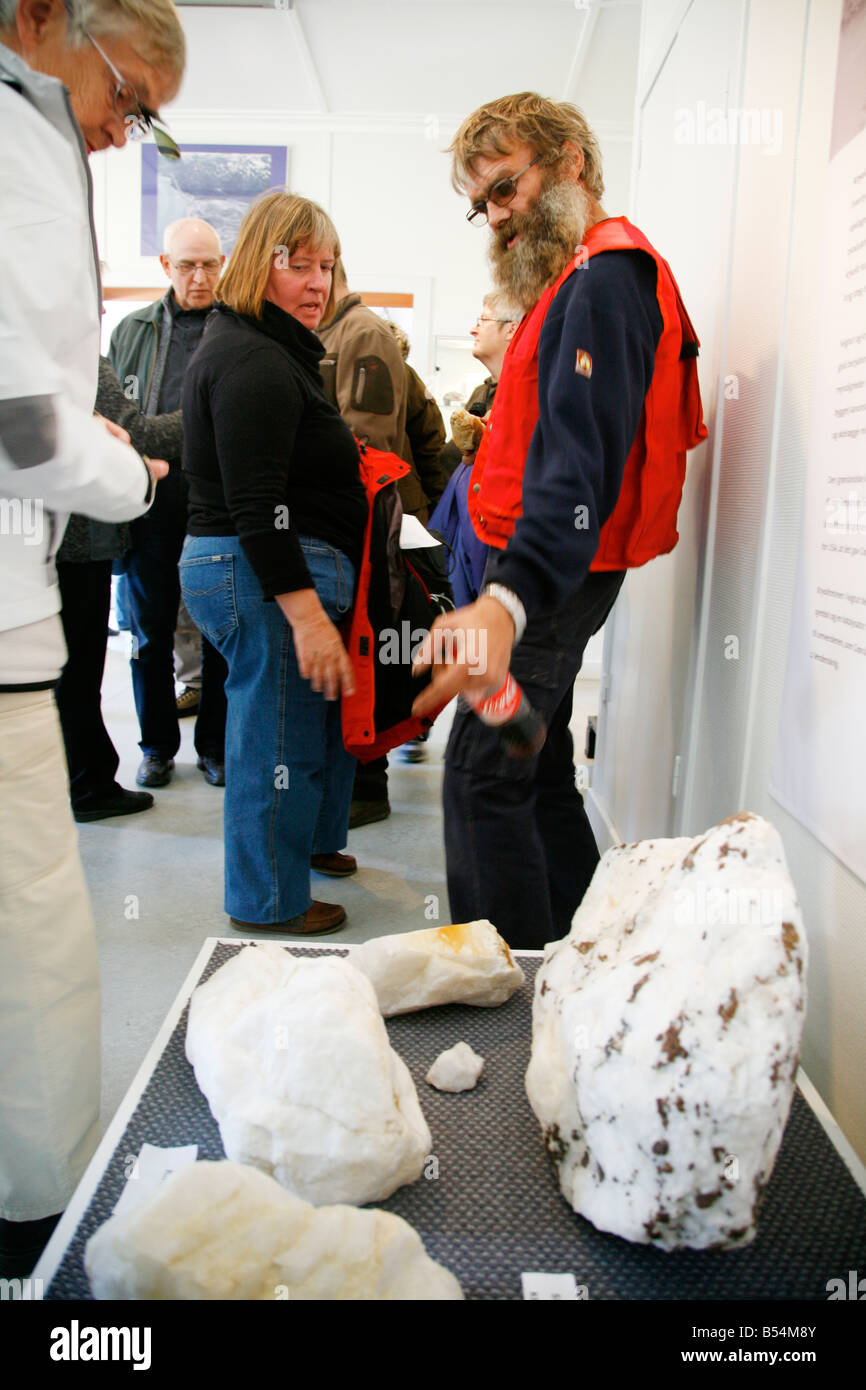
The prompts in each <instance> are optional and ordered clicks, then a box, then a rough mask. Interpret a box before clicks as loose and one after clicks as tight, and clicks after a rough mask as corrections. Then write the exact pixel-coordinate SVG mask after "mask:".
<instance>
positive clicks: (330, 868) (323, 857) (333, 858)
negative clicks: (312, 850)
mask: <svg viewBox="0 0 866 1390" xmlns="http://www.w3.org/2000/svg"><path fill="white" fill-rule="evenodd" d="M310 868H311V869H315V871H316V873H317V874H330V875H331V877H332V878H347V877H348V875H349V874H354V873H357V870H358V861H357V859H356V858H355V856H354V855H353V854H311V855H310Z"/></svg>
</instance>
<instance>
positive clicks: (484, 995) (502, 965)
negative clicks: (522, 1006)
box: [352, 920, 525, 1018]
mask: <svg viewBox="0 0 866 1390" xmlns="http://www.w3.org/2000/svg"><path fill="white" fill-rule="evenodd" d="M352 963H353V964H354V965H355V966H356V967H357V968H358V970H361V971H363V973H364V974H365V975H366V976H367V978H368V979H369V980H370V981H371V983H372V985H373V988H374V989H375V991H376V997H377V998H378V1000H379V1008H380V1009H381V1011H382V1013H383V1014H384V1016H385V1017H386V1018H390V1017H391V1015H392V1014H407V1013H413V1012H414V1011H415V1010H416V1009H429V1008H431V1007H432V1006H433V1005H434V1004H476V1005H479V1006H481V1007H483V1008H491V1007H494V1006H495V1005H497V1004H504V1003H505V1001H506V999H510V998H511V996H512V994H513V993H514V991H515V990H516V989H518V988H519V987H520V985H522V984H523V981H524V978H525V977H524V974H523V971H522V970H521V968H520V966H519V965H518V964H517V963H516V961H515V960H514V958H513V957H512V955H511V952H510V951H509V949H508V945H507V943H506V942H505V941H503V939H502V937H501V936H500V935H499V933H498V931H497V930H496V928H495V927H494V926H493V925H492V924H491V923H490V922H487V921H483V920H482V921H479V922H455V923H454V924H453V925H451V926H448V927H438V928H436V927H434V928H431V929H430V930H429V931H413V932H404V933H402V934H400V935H397V936H377V937H374V939H373V940H372V941H366V942H365V943H364V945H363V946H359V947H358V948H357V949H356V950H355V951H353V953H352Z"/></svg>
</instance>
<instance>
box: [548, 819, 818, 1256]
mask: <svg viewBox="0 0 866 1390" xmlns="http://www.w3.org/2000/svg"><path fill="white" fill-rule="evenodd" d="M805 969H806V939H805V936H804V932H803V925H802V921H801V917H800V911H799V907H798V905H797V899H796V895H795V892H794V886H793V884H792V882H791V879H790V876H789V874H788V869H787V865H786V863H785V856H784V851H783V849H782V843H781V840H780V838H779V836H778V834H777V833H776V831H775V830H774V829H773V827H772V825H770V823H769V822H768V821H766V820H762V819H761V818H760V817H758V816H753V815H750V814H748V813H742V814H740V815H737V816H733V817H731V819H730V820H727V821H724V822H723V823H722V824H721V825H718V826H715V827H714V828H713V829H712V830H709V831H708V832H707V834H706V835H704V836H702V837H700V838H699V839H696V840H691V839H676V840H650V841H643V842H641V843H640V844H636V845H625V846H620V847H619V848H616V849H612V850H609V851H608V853H607V854H605V855H604V857H603V859H602V860H601V863H600V864H599V866H598V868H597V870H596V872H595V876H594V877H593V880H592V883H591V884H590V887H589V890H588V892H587V894H586V897H585V898H584V901H583V903H582V904H581V906H580V909H579V910H578V913H577V916H576V917H575V920H574V924H573V926H572V930H571V933H570V935H569V936H567V937H566V938H565V940H563V941H558V942H555V943H553V944H552V945H551V946H549V947H548V948H547V950H546V952H545V959H544V962H543V964H542V966H541V968H540V970H539V972H538V976H537V979H536V986H535V999H534V1004H533V1022H532V1057H531V1061H530V1064H529V1070H528V1071H527V1074H526V1089H527V1093H528V1096H529V1100H530V1104H531V1105H532V1108H533V1110H534V1111H535V1113H536V1115H537V1117H538V1119H539V1121H540V1123H541V1127H542V1132H543V1136H544V1143H545V1145H546V1147H547V1150H548V1152H549V1154H550V1156H551V1158H552V1159H553V1161H554V1163H555V1164H556V1167H557V1168H558V1171H559V1181H560V1186H561V1188H562V1191H563V1194H564V1196H565V1197H566V1199H567V1200H568V1201H569V1202H570V1204H571V1205H572V1207H573V1208H574V1210H575V1211H577V1212H580V1213H581V1215H583V1216H585V1217H587V1218H588V1219H589V1220H590V1221H592V1222H593V1224H594V1225H595V1226H597V1227H598V1228H599V1229H600V1230H603V1231H612V1232H614V1233H615V1234H617V1235H621V1236H625V1238H626V1239H627V1240H633V1241H640V1242H644V1243H646V1242H651V1243H652V1244H654V1245H658V1246H661V1247H663V1248H664V1249H667V1250H673V1249H677V1248H679V1247H682V1246H690V1247H692V1248H694V1249H707V1248H710V1247H713V1248H739V1247H740V1246H742V1245H744V1244H745V1243H746V1242H747V1241H749V1240H751V1238H752V1236H753V1235H754V1233H755V1221H756V1217H757V1212H758V1206H759V1201H760V1197H761V1192H762V1189H763V1187H764V1185H765V1183H766V1182H767V1179H768V1178H769V1176H770V1172H771V1170H772V1167H773V1163H774V1161H775V1157H776V1152H777V1150H778V1147H779V1143H780V1140H781V1137H782V1131H783V1129H784V1126H785V1121H786V1118H787V1115H788V1109H789V1106H790V1103H791V1096H792V1092H793V1086H794V1076H795V1073H796V1070H797V1057H798V1049H799V1044H800V1034H801V1031H802V1026H803V1017H804V1008H805V998H806V993H805V978H804V977H805Z"/></svg>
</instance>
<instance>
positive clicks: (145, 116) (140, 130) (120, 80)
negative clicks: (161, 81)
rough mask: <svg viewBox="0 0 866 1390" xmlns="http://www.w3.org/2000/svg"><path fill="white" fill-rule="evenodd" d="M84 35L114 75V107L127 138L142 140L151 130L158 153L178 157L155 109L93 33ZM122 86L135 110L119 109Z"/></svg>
mask: <svg viewBox="0 0 866 1390" xmlns="http://www.w3.org/2000/svg"><path fill="white" fill-rule="evenodd" d="M84 37H85V38H86V39H89V40H90V42H91V43H92V44H93V47H94V48H95V49H96V51H97V53H98V54H99V56H100V58H101V59H102V61H103V63H105V65H106V67H107V68H108V69H109V70H110V72H111V73H112V75H113V76H114V79H115V81H116V82H117V87H116V88H115V92H114V109H115V111H116V112H117V115H118V116H119V117H120V119H121V120H122V121H123V124H124V126H125V127H126V134H127V137H128V139H130V140H142V139H143V138H144V136H145V135H147V134H148V133H149V132H151V131H152V132H153V138H154V140H155V141H156V147H157V149H158V150H159V153H160V154H161V155H162V156H163V158H165V159H180V150H179V149H178V146H177V144H176V142H175V141H174V140H173V139H172V137H171V136H170V135H169V133H168V131H167V130H165V129H164V128H163V127H162V126H161V125H159V124H157V122H158V120H159V118H158V116H157V113H156V112H155V111H151V110H150V108H149V107H147V106H145V105H144V103H143V101H142V100H141V98H140V97H139V95H138V92H137V91H136V90H135V87H134V86H133V84H132V83H131V82H130V81H129V79H128V78H126V77H124V76H123V74H122V73H121V72H119V71H118V69H117V68H116V67H115V66H114V63H112V61H111V59H110V58H109V56H108V54H107V53H106V52H105V51H104V50H103V49H102V48H101V47H100V45H99V44H98V43H97V42H96V39H95V38H94V37H93V35H92V34H89V33H87V32H86V31H85V35H84ZM124 88H126V89H128V90H129V92H130V93H131V95H132V99H133V101H134V102H135V105H136V108H137V109H136V111H121V110H120V108H119V106H118V105H117V99H118V97H119V96H120V94H121V92H122V91H123V90H124Z"/></svg>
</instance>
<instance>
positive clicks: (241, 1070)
mask: <svg viewBox="0 0 866 1390" xmlns="http://www.w3.org/2000/svg"><path fill="white" fill-rule="evenodd" d="M186 1055H187V1057H188V1058H189V1060H190V1062H191V1063H192V1065H193V1067H194V1068H195V1075H196V1080H197V1082H198V1084H199V1086H200V1087H201V1089H202V1091H203V1092H204V1094H205V1096H206V1097H207V1101H208V1104H209V1105H210V1108H211V1110H212V1112H213V1115H214V1117H215V1119H216V1121H217V1123H218V1124H219V1127H220V1134H221V1135H222V1141H223V1148H224V1149H225V1153H226V1156H227V1157H228V1158H230V1159H234V1160H236V1161H237V1162H238V1163H250V1164H252V1165H253V1166H254V1167H256V1168H260V1169H261V1170H262V1172H265V1173H269V1174H272V1175H273V1176H274V1177H275V1178H276V1179H277V1181H278V1182H280V1183H282V1185H283V1186H284V1187H286V1188H288V1189H289V1191H290V1192H294V1193H295V1194H296V1195H297V1196H299V1197H302V1198H303V1199H304V1200H305V1201H309V1202H314V1203H317V1204H318V1203H325V1202H353V1203H358V1204H359V1205H360V1204H362V1203H365V1202H380V1201H383V1200H384V1199H385V1198H386V1197H389V1196H390V1195H391V1193H392V1192H394V1191H396V1189H397V1188H398V1187H400V1186H402V1184H403V1183H409V1182H414V1181H415V1180H416V1178H419V1177H420V1176H421V1173H422V1171H423V1168H424V1159H425V1157H426V1155H427V1154H429V1152H430V1150H431V1147H432V1139H431V1137H430V1131H429V1129H428V1128H427V1123H426V1121H425V1119H424V1116H423V1114H422V1113H421V1107H420V1105H419V1103H418V1096H417V1093H416V1091H415V1085H414V1082H413V1081H412V1078H411V1076H410V1075H409V1070H408V1068H407V1066H406V1064H405V1062H404V1061H403V1060H402V1058H400V1057H398V1055H397V1053H396V1052H394V1051H393V1049H392V1048H391V1046H390V1043H389V1041H388V1034H387V1032H386V1030H385V1024H384V1023H383V1021H382V1017H381V1014H380V1013H379V1008H378V1004H377V1002H376V995H375V993H374V991H373V987H372V985H371V984H370V982H369V980H367V979H366V978H365V977H364V976H363V975H362V974H361V972H360V971H359V970H355V968H354V967H353V966H352V965H350V964H349V962H348V961H346V960H343V959H341V958H340V957H339V956H320V957H315V958H306V959H299V958H298V957H296V956H292V955H290V954H289V953H288V952H287V951H285V950H283V949H282V948H281V947H280V946H277V945H276V944H275V943H272V942H266V943H265V944H264V945H261V946H248V947H245V949H244V950H242V951H240V952H238V954H237V955H236V956H234V957H233V958H232V959H231V960H230V961H227V962H226V964H225V965H223V966H221V968H220V969H219V970H217V971H216V972H215V973H214V974H213V975H212V976H211V978H210V979H209V980H207V981H206V983H205V984H203V985H200V986H199V988H198V989H196V990H195V992H194V993H193V996H192V999H191V1000H190V1007H189V1023H188V1026H187V1035H186Z"/></svg>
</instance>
